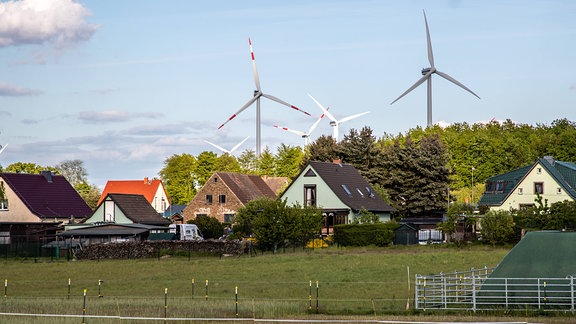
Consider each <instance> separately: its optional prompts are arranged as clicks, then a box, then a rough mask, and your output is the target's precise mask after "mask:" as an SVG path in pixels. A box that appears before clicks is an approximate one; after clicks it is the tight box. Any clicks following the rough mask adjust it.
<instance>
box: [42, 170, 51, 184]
mask: <svg viewBox="0 0 576 324" xmlns="http://www.w3.org/2000/svg"><path fill="white" fill-rule="evenodd" d="M40 174H41V175H42V176H44V179H46V181H47V182H48V183H52V172H51V171H50V170H43V171H40Z"/></svg>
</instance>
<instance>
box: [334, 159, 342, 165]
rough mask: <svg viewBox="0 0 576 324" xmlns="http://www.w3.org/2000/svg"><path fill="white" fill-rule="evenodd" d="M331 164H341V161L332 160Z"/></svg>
mask: <svg viewBox="0 0 576 324" xmlns="http://www.w3.org/2000/svg"><path fill="white" fill-rule="evenodd" d="M332 163H334V164H342V160H340V159H334V160H332Z"/></svg>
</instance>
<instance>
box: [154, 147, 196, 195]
mask: <svg viewBox="0 0 576 324" xmlns="http://www.w3.org/2000/svg"><path fill="white" fill-rule="evenodd" d="M195 169H196V157H194V156H193V155H190V154H186V153H183V154H182V155H177V154H174V155H172V156H171V157H169V158H167V159H166V160H164V167H163V168H162V169H161V170H160V172H158V175H159V176H160V178H161V179H162V182H163V184H164V186H165V187H166V191H167V192H168V196H169V197H170V203H172V204H187V203H189V202H190V201H191V200H192V198H194V195H195V194H196V186H195V181H196V179H195V178H194V171H195Z"/></svg>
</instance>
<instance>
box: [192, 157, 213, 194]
mask: <svg viewBox="0 0 576 324" xmlns="http://www.w3.org/2000/svg"><path fill="white" fill-rule="evenodd" d="M217 158H218V156H217V155H216V153H214V152H212V151H204V152H202V153H200V154H198V157H197V158H196V167H195V168H194V176H195V178H196V181H197V183H198V186H199V187H202V186H203V185H204V184H205V183H206V181H208V179H209V178H210V176H212V173H214V171H215V165H216V160H217Z"/></svg>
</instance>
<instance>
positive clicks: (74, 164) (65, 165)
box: [55, 160, 88, 190]
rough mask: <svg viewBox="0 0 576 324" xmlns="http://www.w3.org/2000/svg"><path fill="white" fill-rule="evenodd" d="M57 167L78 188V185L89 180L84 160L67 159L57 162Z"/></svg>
mask: <svg viewBox="0 0 576 324" xmlns="http://www.w3.org/2000/svg"><path fill="white" fill-rule="evenodd" d="M55 169H56V170H57V171H58V173H59V174H61V175H63V176H64V178H66V180H68V182H69V183H70V184H71V185H72V187H74V188H76V190H78V188H77V186H79V185H82V184H84V183H86V182H87V179H86V177H88V171H86V168H84V162H83V161H82V160H65V161H62V162H60V163H58V164H56V166H55Z"/></svg>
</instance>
